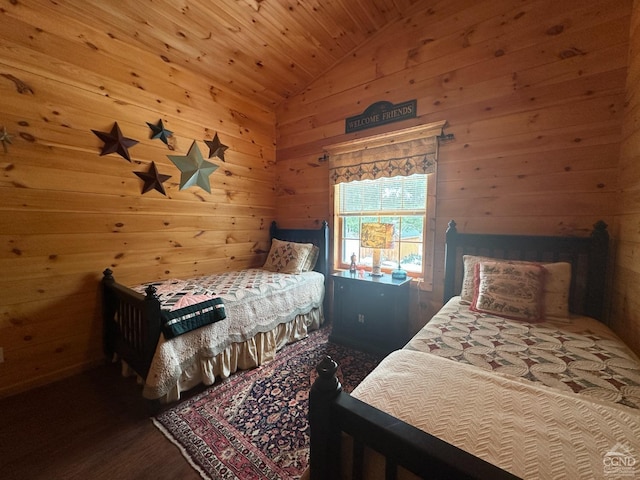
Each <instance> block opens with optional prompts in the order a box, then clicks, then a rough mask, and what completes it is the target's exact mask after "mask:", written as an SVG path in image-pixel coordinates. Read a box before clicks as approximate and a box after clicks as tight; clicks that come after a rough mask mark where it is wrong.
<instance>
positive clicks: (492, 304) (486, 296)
mask: <svg viewBox="0 0 640 480" xmlns="http://www.w3.org/2000/svg"><path fill="white" fill-rule="evenodd" d="M475 268H476V288H475V295H474V297H473V301H472V302H471V306H470V307H469V308H470V309H471V310H473V311H474V312H482V313H490V314H493V315H497V316H500V317H505V318H510V319H513V320H522V321H527V322H538V321H540V320H543V319H544V304H543V301H542V300H543V293H544V280H545V275H546V269H545V268H544V267H543V266H542V265H536V264H525V263H521V264H516V263H507V262H484V261H481V262H479V263H478V264H476V267H475Z"/></svg>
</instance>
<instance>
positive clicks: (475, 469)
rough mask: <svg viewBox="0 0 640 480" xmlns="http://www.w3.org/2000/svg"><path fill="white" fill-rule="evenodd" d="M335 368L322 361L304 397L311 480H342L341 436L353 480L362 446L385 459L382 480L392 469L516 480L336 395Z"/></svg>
mask: <svg viewBox="0 0 640 480" xmlns="http://www.w3.org/2000/svg"><path fill="white" fill-rule="evenodd" d="M337 369H338V365H337V364H336V362H334V361H333V360H332V359H331V358H330V357H326V358H325V359H324V360H323V361H322V362H321V363H320V364H319V365H318V366H317V367H316V371H317V372H318V377H317V379H316V381H315V382H314V384H313V386H312V388H311V392H310V395H309V424H310V436H311V454H310V474H311V480H327V479H332V480H334V479H340V478H343V475H342V462H343V461H345V460H344V459H342V458H341V457H342V445H341V441H342V433H343V432H344V433H346V434H347V435H349V436H351V437H352V438H353V451H352V452H351V458H352V472H351V476H350V478H352V479H353V480H356V479H362V478H364V477H363V475H364V474H363V472H364V462H363V458H364V448H365V447H368V448H371V449H372V450H375V451H376V452H377V453H379V454H380V455H382V456H383V457H384V458H385V478H386V479H395V478H397V475H398V467H403V468H405V469H406V470H409V471H410V472H412V473H414V474H416V475H418V476H420V477H422V478H429V479H450V478H456V479H486V478H491V479H497V480H500V479H515V478H518V477H516V476H514V475H512V474H511V473H509V472H506V471H504V470H502V469H500V468H498V467H496V466H494V465H492V464H490V463H488V462H485V461H484V460H482V459H480V458H478V457H475V456H473V455H471V454H469V453H467V452H465V451H464V450H461V449H459V448H457V447H455V446H453V445H451V444H449V443H447V442H445V441H443V440H440V439H439V438H437V437H434V436H433V435H429V434H428V433H425V432H423V431H422V430H419V429H417V428H415V427H413V426H411V425H409V424H407V423H404V422H402V421H401V420H398V419H397V418H394V417H392V416H391V415H388V414H386V413H384V412H382V411H381V410H378V409H377V408H375V407H372V406H371V405H368V404H366V403H364V402H362V401H360V400H358V399H356V398H353V397H352V396H351V395H349V394H348V393H345V392H342V387H341V385H340V382H339V381H338V379H337V377H336V372H337Z"/></svg>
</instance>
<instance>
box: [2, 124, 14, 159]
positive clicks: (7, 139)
mask: <svg viewBox="0 0 640 480" xmlns="http://www.w3.org/2000/svg"><path fill="white" fill-rule="evenodd" d="M11 138H12V137H11V135H9V132H7V127H2V133H0V143H2V149H3V150H4V153H9V149H8V148H7V145H11Z"/></svg>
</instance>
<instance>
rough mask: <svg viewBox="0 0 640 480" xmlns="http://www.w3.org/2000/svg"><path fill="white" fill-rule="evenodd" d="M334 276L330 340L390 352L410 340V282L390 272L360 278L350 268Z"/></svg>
mask: <svg viewBox="0 0 640 480" xmlns="http://www.w3.org/2000/svg"><path fill="white" fill-rule="evenodd" d="M331 277H332V279H333V329H332V332H331V336H330V337H329V339H330V340H331V341H334V342H337V343H342V344H345V345H350V346H352V347H354V348H358V349H360V350H366V351H370V352H374V353H382V354H387V353H389V352H391V351H393V350H397V349H399V348H402V347H403V346H404V345H405V344H406V343H407V341H409V338H410V335H409V284H410V283H411V279H410V278H407V279H405V280H395V279H392V278H391V275H388V274H385V275H383V276H382V277H372V276H370V275H369V274H368V273H365V274H364V276H362V277H359V276H358V274H357V273H356V274H352V273H350V272H348V271H345V272H337V273H334V274H332V275H331Z"/></svg>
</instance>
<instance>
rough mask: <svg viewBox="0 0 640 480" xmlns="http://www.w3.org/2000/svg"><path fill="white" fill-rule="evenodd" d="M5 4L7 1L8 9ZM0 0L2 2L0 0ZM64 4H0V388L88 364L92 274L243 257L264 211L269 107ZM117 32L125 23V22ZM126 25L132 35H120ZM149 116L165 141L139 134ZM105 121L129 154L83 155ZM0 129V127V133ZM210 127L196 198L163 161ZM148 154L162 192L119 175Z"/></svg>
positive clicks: (182, 267)
mask: <svg viewBox="0 0 640 480" xmlns="http://www.w3.org/2000/svg"><path fill="white" fill-rule="evenodd" d="M9 3H10V4H11V5H10V4H9ZM3 7H4V5H3ZM77 13H78V12H77V11H74V10H73V7H72V4H68V2H7V4H6V8H3V11H2V15H1V16H2V22H0V44H1V45H2V46H1V48H0V98H1V99H2V100H1V101H0V129H2V127H6V129H7V131H8V133H9V134H10V135H11V144H9V145H7V150H8V151H7V152H4V153H3V151H2V150H1V148H0V171H1V172H2V176H1V177H0V245H1V246H2V248H0V271H1V272H2V275H1V276H0V347H2V348H3V349H4V360H5V361H4V363H1V364H0V396H5V395H8V394H11V393H15V392H17V391H20V390H25V389H28V388H31V387H34V386H37V385H40V384H43V383H46V382H50V381H52V380H55V379H57V378H60V377H62V376H66V375H69V374H72V373H74V372H77V371H79V370H82V369H85V368H88V367H90V366H92V365H95V364H96V363H97V362H100V361H102V346H101V342H102V327H101V321H100V315H99V308H100V307H99V298H98V281H99V280H100V278H101V272H102V270H103V269H104V268H105V267H111V268H112V269H113V270H114V271H115V276H116V279H118V280H120V281H122V282H124V283H129V284H135V283H139V282H144V281H149V280H153V279H157V278H163V277H172V276H176V277H184V276H187V275H191V274H199V273H203V272H212V271H221V270H225V269H235V268H244V267H247V266H255V265H257V264H259V263H260V262H261V261H263V260H264V255H263V254H262V253H261V252H264V250H265V249H266V248H268V245H269V244H268V227H269V224H270V222H271V220H272V219H273V218H274V217H275V191H274V186H273V185H274V182H275V178H276V172H275V146H274V144H275V114H274V112H272V111H268V110H265V109H264V108H262V107H258V106H256V105H255V104H253V103H250V102H249V101H247V100H246V99H244V98H241V97H240V96H237V95H235V94H234V93H233V92H231V91H228V90H227V88H226V87H221V86H220V85H216V84H213V83H210V82H208V81H207V79H206V78H204V77H203V76H201V75H196V74H194V73H191V72H190V71H188V70H187V69H185V67H184V66H181V65H176V64H173V63H171V62H170V61H168V59H166V58H165V59H162V58H161V54H162V52H154V51H148V50H147V51H145V50H142V49H139V48H136V47H135V46H134V45H131V44H127V43H125V42H122V41H120V40H118V36H117V35H110V34H109V31H110V26H109V25H100V24H99V21H98V19H96V22H93V23H94V24H95V25H93V26H92V25H91V24H90V23H88V22H86V21H83V19H82V18H79V17H78V16H77V15H76V14H77ZM125 28H126V27H125ZM129 33H132V34H133V33H135V32H129ZM160 119H162V120H163V122H164V125H165V127H166V128H167V129H169V130H171V131H173V132H174V137H173V138H172V142H171V144H172V145H173V147H174V150H173V151H172V150H169V149H168V147H167V145H165V144H164V143H162V142H161V141H160V140H159V139H150V134H151V130H150V129H149V127H148V126H147V125H146V122H150V123H154V124H155V123H157V122H158V120H160ZM116 121H117V122H118V124H119V126H120V128H121V129H122V132H123V134H124V135H125V136H126V137H130V138H134V139H137V140H139V141H140V143H139V144H138V145H136V146H134V147H132V148H130V150H129V152H130V154H131V157H132V160H133V162H132V163H128V162H127V161H126V160H125V159H123V158H122V157H120V156H118V155H116V154H112V155H107V156H99V153H100V151H101V148H102V146H103V143H102V142H101V141H100V140H99V139H98V138H97V137H96V136H95V135H94V134H93V133H92V132H91V130H92V129H95V130H99V131H110V129H111V127H112V125H113V123H114V122H116ZM0 131H1V130H0ZM216 132H217V133H218V135H219V137H220V140H221V141H222V143H224V144H225V145H227V146H228V147H229V149H228V150H227V151H226V152H225V159H226V162H222V161H221V160H220V159H218V158H212V159H211V160H210V161H211V162H213V163H215V164H216V165H218V166H219V168H218V170H217V171H215V172H214V173H213V174H212V175H211V176H210V177H209V178H210V182H211V188H212V191H211V194H209V193H207V192H205V191H204V190H203V189H201V188H199V187H190V188H188V189H185V190H182V191H180V190H179V185H180V171H179V170H178V169H177V168H176V167H175V166H174V165H173V164H172V163H171V161H170V160H169V159H168V158H167V155H171V154H173V155H185V154H186V152H187V151H188V149H189V147H190V145H191V143H192V141H193V140H197V141H198V144H199V147H200V149H201V152H202V153H203V155H204V157H205V158H207V156H208V153H209V150H208V147H207V146H206V145H205V144H204V143H203V140H204V139H211V138H212V137H213V135H214V133H216ZM152 161H153V162H155V164H156V165H157V167H158V170H159V171H160V173H161V174H165V175H171V178H170V179H169V181H167V182H166V183H165V184H164V186H165V189H166V193H167V195H166V196H163V195H162V194H161V193H159V192H157V191H155V190H152V191H150V192H148V193H146V194H144V195H143V194H141V190H142V186H143V183H142V181H141V180H140V179H139V178H138V177H137V176H136V175H134V173H133V172H134V171H147V169H148V168H149V165H150V162H152Z"/></svg>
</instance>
